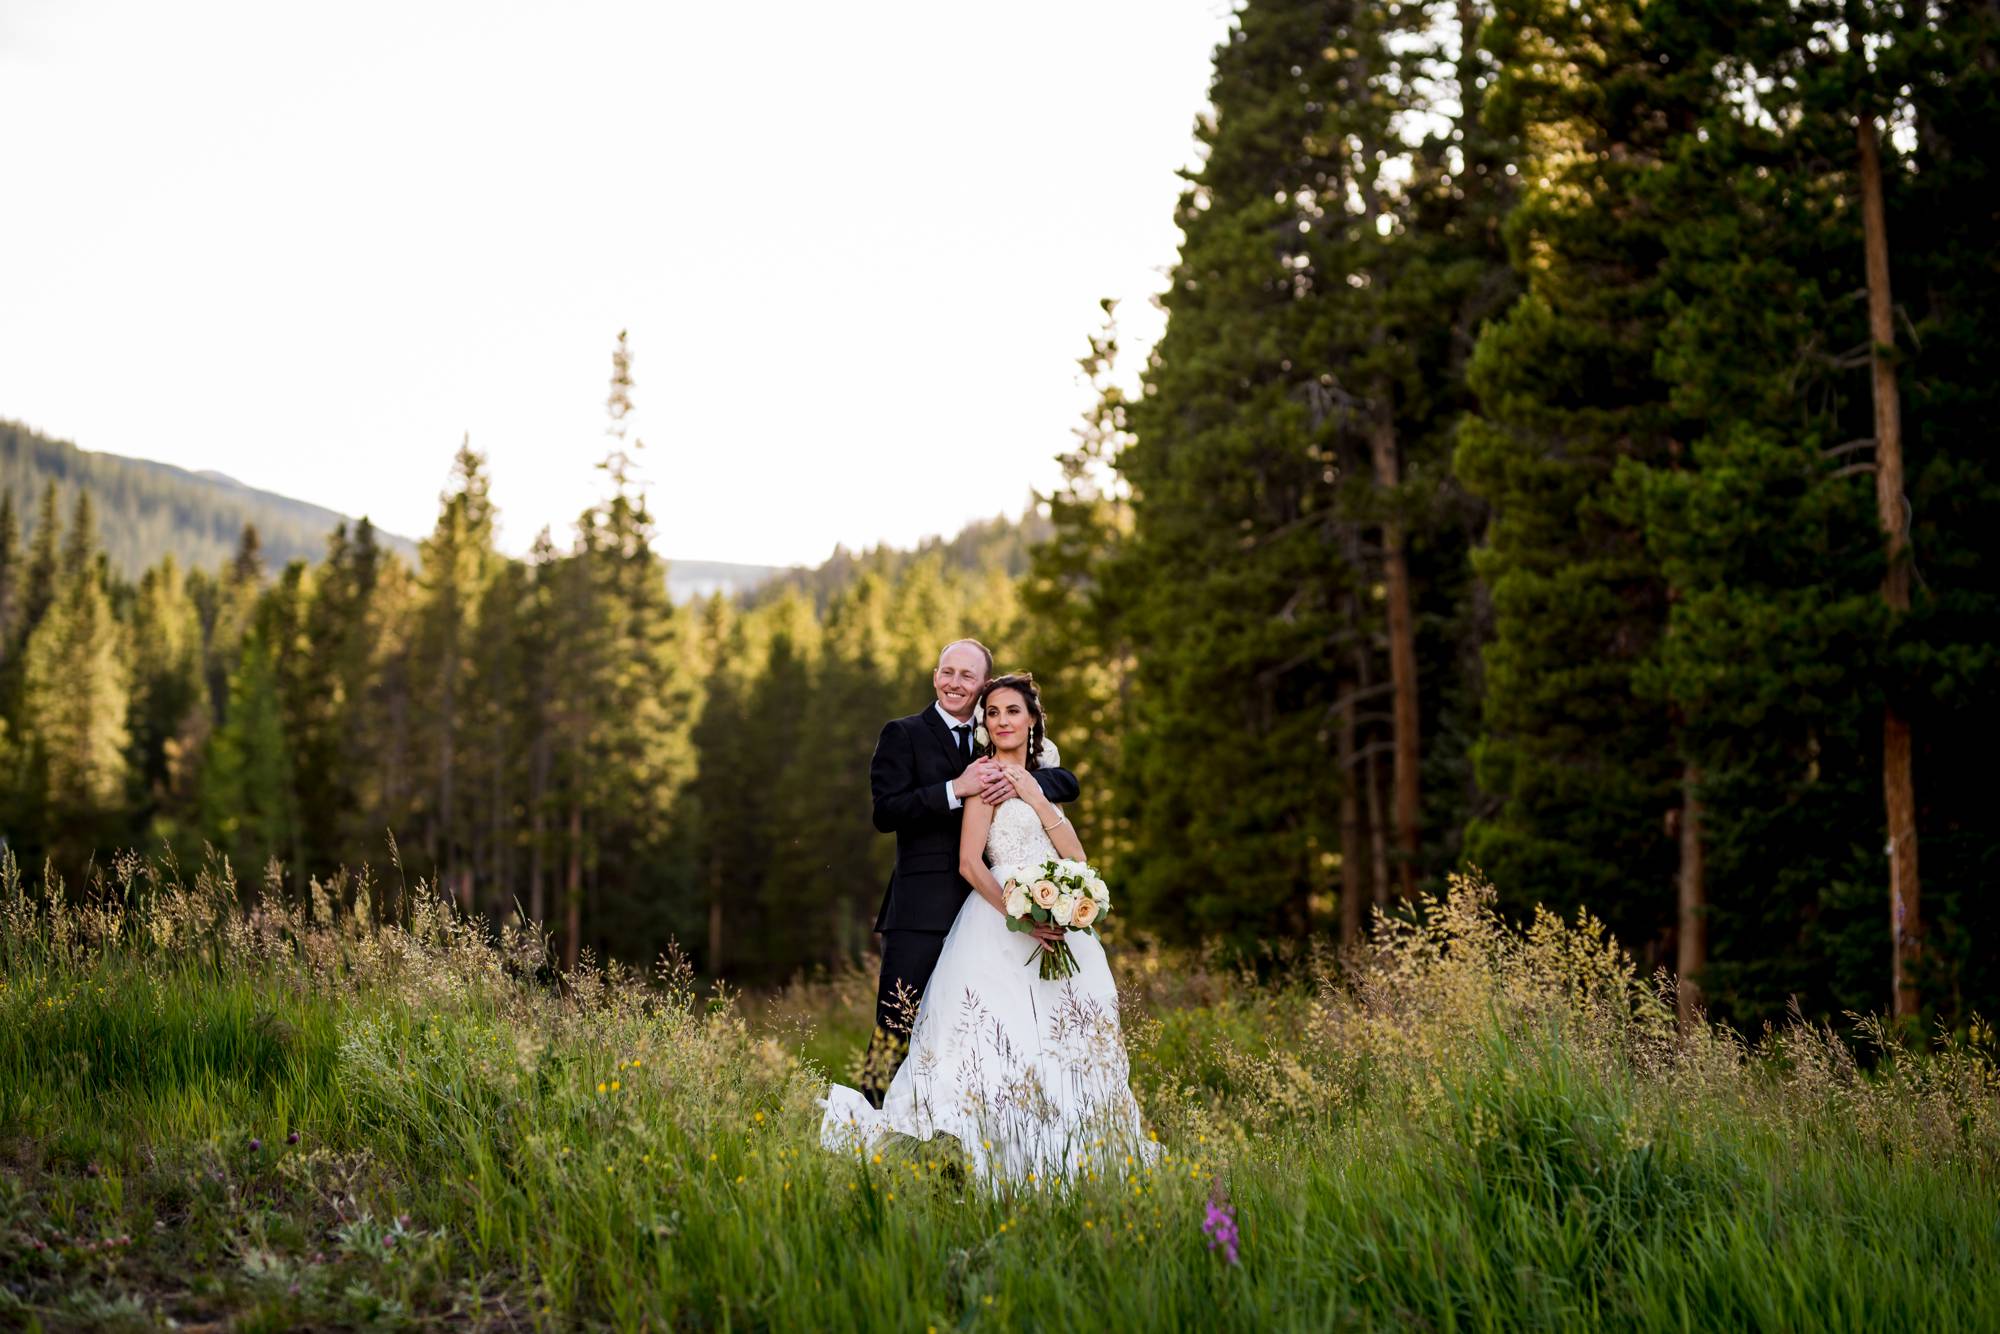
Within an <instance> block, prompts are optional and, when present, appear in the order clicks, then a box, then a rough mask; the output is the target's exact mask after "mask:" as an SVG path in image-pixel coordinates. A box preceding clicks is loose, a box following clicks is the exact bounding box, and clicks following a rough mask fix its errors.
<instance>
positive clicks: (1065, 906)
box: [1049, 894, 1076, 926]
mask: <svg viewBox="0 0 2000 1334" xmlns="http://www.w3.org/2000/svg"><path fill="white" fill-rule="evenodd" d="M1049 915H1050V916H1051V917H1054V918H1055V919H1056V925H1057V926H1068V925H1069V921H1070V918H1072V917H1074V916H1076V900H1075V899H1074V898H1071V897H1070V896H1069V895H1067V894H1064V895H1062V896H1060V897H1059V898H1057V899H1056V906H1055V907H1053V908H1051V909H1049Z"/></svg>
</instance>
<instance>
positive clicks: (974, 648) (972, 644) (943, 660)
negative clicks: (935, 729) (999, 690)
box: [931, 639, 993, 720]
mask: <svg viewBox="0 0 2000 1334" xmlns="http://www.w3.org/2000/svg"><path fill="white" fill-rule="evenodd" d="M992 675H993V654H992V651H991V650H989V649H988V648H987V647H986V645H984V644H982V643H980V642H979V641H978V640H976V639H954V640H952V641H951V642H950V643H949V644H946V645H945V646H944V648H943V649H941V650H939V652H938V661H937V670H936V671H934V672H932V673H931V688H932V689H934V690H936V691H937V700H938V703H939V704H940V705H942V706H943V707H944V711H945V712H946V713H948V714H950V715H951V716H952V717H954V718H957V719H960V720H964V719H966V718H970V717H971V716H972V706H973V704H974V703H976V702H977V701H978V699H979V692H980V691H981V690H983V689H985V688H986V680H987V678H988V677H990V676H992Z"/></svg>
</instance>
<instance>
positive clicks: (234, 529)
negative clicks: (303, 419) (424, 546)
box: [0, 420, 417, 578]
mask: <svg viewBox="0 0 2000 1334" xmlns="http://www.w3.org/2000/svg"><path fill="white" fill-rule="evenodd" d="M51 482H53V483H54V484H55V488H56V496H57V500H58V503H59V504H60V505H61V513H62V516H63V522H64V523H68V521H69V514H70V509H71V507H72V506H73V505H74V504H75V503H76V493H77V492H78V491H79V490H85V491H88V492H90V503H91V505H92V507H93V510H94V512H95V514H96V517H97V532H98V540H99V542H100V543H101V544H102V545H103V547H104V550H105V553H106V554H107V555H108V556H109V557H110V558H111V563H112V565H113V566H115V567H116V568H117V569H119V570H120V571H121V572H123V573H124V574H125V575H126V576H127V577H128V578H136V577H138V575H139V574H140V573H141V572H143V571H144V570H145V569H146V567H148V566H150V565H153V564H155V563H157V562H158V561H159V559H160V558H161V557H162V556H165V555H167V554H168V553H170V552H171V553H172V554H173V556H174V558H175V559H176V560H178V561H180V562H181V563H182V564H183V565H187V566H204V567H214V566H218V565H221V564H223V563H224V562H225V561H227V560H228V559H229V558H230V556H232V555H233V554H234V553H235V551H236V544H237V542H238V540H239V539H240V538H241V536H242V533H243V525H244V524H246V523H248V524H255V525H256V527H257V537H258V539H259V541H260V542H261V544H262V546H263V552H264V561H265V566H266V568H268V569H273V570H275V569H279V568H281V567H282V566H284V565H285V564H286V563H287V562H288V561H291V560H292V559H294V558H303V559H305V560H308V561H318V560H320V559H322V558H324V557H325V555H326V539H327V536H328V534H330V533H332V532H333V529H334V527H335V525H337V524H340V523H349V524H351V523H352V522H353V520H352V519H350V518H348V516H346V515H344V514H341V513H339V512H337V511H335V510H330V509H327V508H326V507H325V506H322V505H314V504H311V503H310V502H307V501H303V500H295V499H293V498H292V497H290V496H281V495H278V494H276V493H275V492H271V491H259V490H258V489H256V488H255V487H252V486H246V485H245V484H244V483H242V482H239V481H237V480H236V479H235V478H233V477H229V476H226V475H224V474H222V473H218V472H191V471H189V470H188V469H186V468H177V467H175V466H174V465H173V464H171V463H159V462H155V461H154V460H152V459H135V458H127V457H126V456H124V455H122V454H101V453H98V452H96V451H95V450H88V449H79V448H77V446H75V445H74V444H71V443H70V442H69V441H67V440H53V439H50V438H49V437H47V436H45V435H42V434H40V433H39V432H36V431H33V430H30V429H29V428H28V427H26V426H24V425H22V424H21V423H19V422H15V421H7V420H0V490H5V491H11V492H12V493H13V496H14V512H15V513H16V514H18V515H19V516H20V518H21V524H22V528H23V531H24V535H25V533H27V532H32V531H33V529H34V526H35V522H36V518H37V514H38V511H39V510H40V507H41V498H42V492H43V490H44V489H45V488H47V487H48V485H49V484H50V483H51ZM376 536H377V538H378V539H379V540H380V541H381V542H382V544H383V545H384V546H387V547H390V548H392V549H394V550H395V551H398V552H400V553H401V554H402V555H404V556H405V557H408V558H410V559H415V557H416V554H417V544H416V543H415V542H413V541H411V540H410V539H409V538H407V537H401V536H398V535H397V534H395V533H386V532H383V531H381V530H380V529H377V530H376Z"/></svg>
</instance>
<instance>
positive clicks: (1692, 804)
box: [1674, 764, 1708, 1024]
mask: <svg viewBox="0 0 2000 1334" xmlns="http://www.w3.org/2000/svg"><path fill="white" fill-rule="evenodd" d="M1700 785H1701V770H1700V769H1698V768H1696V767H1695V766H1694V765H1692V764H1690V765H1688V766H1686V768H1685V769H1684V770H1683V771H1682V775H1681V867H1680V925H1679V929H1678V930H1677V931H1676V932H1675V935H1676V937H1677V941H1676V944H1677V946H1678V948H1677V949H1676V951H1675V954H1676V957H1675V960H1674V972H1675V974H1676V977H1677V979H1678V980H1677V982H1676V985H1675V995H1676V998H1677V1000H1676V1005H1675V1008H1676V1009H1677V1010H1678V1011H1679V1013H1680V1020H1681V1023H1683V1024H1687V1023H1690V1022H1692V1021H1693V1019H1694V1017H1695V1012H1696V1011H1697V1010H1699V1009H1700V1008H1701V1004H1702V996H1701V982H1700V980H1699V979H1700V977H1701V971H1702V969H1704V968H1706V967H1707V966H1708V884H1707V868H1706V867H1705V866H1704V864H1703V862H1702V841H1701V839H1702V829H1701V814H1702V811H1701V793H1700V791H1699V788H1700Z"/></svg>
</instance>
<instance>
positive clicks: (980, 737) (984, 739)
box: [972, 723, 991, 746]
mask: <svg viewBox="0 0 2000 1334" xmlns="http://www.w3.org/2000/svg"><path fill="white" fill-rule="evenodd" d="M972 739H973V741H974V742H975V743H976V744H978V745H981V746H984V745H986V744H987V743H988V742H989V741H990V740H991V738H990V737H988V736H987V735H986V724H985V723H981V724H979V726H977V727H975V728H973V729H972Z"/></svg>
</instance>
